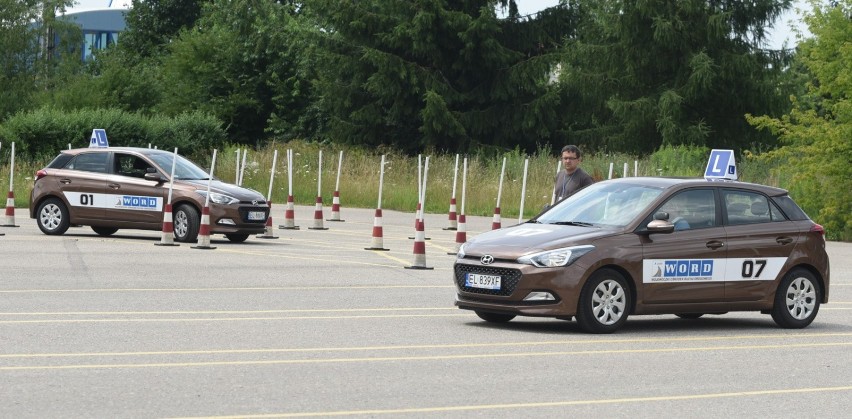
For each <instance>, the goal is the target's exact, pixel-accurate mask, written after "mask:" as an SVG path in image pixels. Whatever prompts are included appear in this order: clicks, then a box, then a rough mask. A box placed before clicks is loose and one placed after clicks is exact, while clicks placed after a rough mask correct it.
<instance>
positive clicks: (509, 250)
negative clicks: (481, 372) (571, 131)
mask: <svg viewBox="0 0 852 419" xmlns="http://www.w3.org/2000/svg"><path fill="white" fill-rule="evenodd" d="M824 234H825V231H824V229H823V228H822V226H820V225H819V224H816V223H814V222H813V221H811V220H810V219H809V218H808V216H807V215H806V214H805V213H804V212H803V211H802V210H801V209H800V208H799V207H798V206H797V205H796V204H795V203H794V202H793V200H792V199H791V198H790V197H789V196H788V194H787V191H785V190H783V189H778V188H773V187H769V186H762V185H756V184H750V183H742V182H726V181H707V180H697V179H673V178H642V177H636V178H625V179H617V180H609V181H604V182H599V183H595V184H593V185H591V186H589V187H587V188H585V189H583V190H581V191H580V192H578V193H577V194H575V195H573V196H571V197H570V198H568V199H566V200H564V201H562V202H560V203H558V204H557V205H555V206H553V207H552V208H550V209H548V210H547V211H545V212H543V213H542V214H540V215H538V216H537V217H535V218H534V219H532V220H530V221H528V222H526V223H523V224H519V225H516V226H512V227H507V228H503V229H499V230H494V231H490V232H487V233H484V234H482V235H479V236H476V237H475V238H473V239H471V240H470V241H468V242H467V243H465V244H464V245H462V246H461V247H460V249H459V253H458V258H457V260H456V263H455V283H456V287H457V291H458V292H457V297H456V305H457V306H458V307H459V308H462V309H468V310H473V311H475V312H476V314H477V315H478V316H479V317H480V318H482V319H483V320H485V321H489V322H507V321H509V320H511V319H513V318H514V317H515V316H518V315H521V316H541V317H556V318H560V319H569V320H570V319H571V318H572V317H576V320H577V322H578V324H579V326H580V328H581V329H583V330H584V331H586V332H591V333H611V332H614V331H615V330H616V329H618V328H619V327H621V326H622V325H623V324H624V322H625V321H626V320H627V317H628V315H633V314H636V315H638V314H676V315H677V316H679V317H682V318H685V319H695V318H698V317H701V316H702V315H705V314H723V313H727V312H730V311H759V312H761V313H764V314H771V316H772V319H773V320H774V321H775V322H776V323H777V324H778V325H779V326H781V327H785V328H802V327H805V326H807V325H809V324H810V323H811V322H812V321H813V320H814V318H815V317H816V315H817V312H818V311H819V307H820V304H821V303H823V304H824V303H827V302H828V290H829V263H828V256H827V254H826V251H825V237H824Z"/></svg>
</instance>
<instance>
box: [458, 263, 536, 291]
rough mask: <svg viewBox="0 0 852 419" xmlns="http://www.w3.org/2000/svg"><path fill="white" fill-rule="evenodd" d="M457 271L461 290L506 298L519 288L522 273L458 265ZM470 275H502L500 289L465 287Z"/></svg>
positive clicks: (513, 270) (504, 269)
mask: <svg viewBox="0 0 852 419" xmlns="http://www.w3.org/2000/svg"><path fill="white" fill-rule="evenodd" d="M455 271H456V272H455V273H456V285H458V287H459V289H461V290H462V291H465V292H472V293H476V294H485V295H500V296H504V297H505V296H509V295H512V293H513V292H515V287H517V286H518V282H519V281H520V280H521V271H520V270H517V269H509V268H495V267H491V266H476V265H465V264H463V263H457V264H456V266H455ZM469 273H474V274H480V275H500V289H499V290H488V289H481V288H471V287H467V286H465V285H464V279H465V275H466V274H469Z"/></svg>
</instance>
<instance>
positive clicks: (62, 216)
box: [36, 198, 71, 236]
mask: <svg viewBox="0 0 852 419" xmlns="http://www.w3.org/2000/svg"><path fill="white" fill-rule="evenodd" d="M36 214H37V216H38V218H37V220H38V228H39V230H41V232H42V233H44V234H47V235H50V236H55V235H60V234H64V233H65V232H66V231H68V227H69V226H71V220H70V215H68V207H66V206H65V204H64V203H63V202H62V201H61V200H60V199H59V198H48V199H46V200H44V202H42V203H41V205H39V206H38V211H37V212H36Z"/></svg>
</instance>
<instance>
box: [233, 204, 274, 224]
mask: <svg viewBox="0 0 852 419" xmlns="http://www.w3.org/2000/svg"><path fill="white" fill-rule="evenodd" d="M239 211H240V220H241V221H242V222H244V223H246V224H266V218H267V217H269V207H240V208H239ZM249 211H263V213H264V214H265V215H266V216H265V217H263V219H262V220H249V218H248V215H249Z"/></svg>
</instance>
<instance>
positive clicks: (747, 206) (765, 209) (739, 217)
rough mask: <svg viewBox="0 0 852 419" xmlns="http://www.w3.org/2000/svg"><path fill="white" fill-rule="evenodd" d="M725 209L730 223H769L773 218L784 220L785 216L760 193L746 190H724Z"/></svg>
mask: <svg viewBox="0 0 852 419" xmlns="http://www.w3.org/2000/svg"><path fill="white" fill-rule="evenodd" d="M722 196H723V199H724V201H725V211H727V213H728V224H729V225H742V224H758V223H769V222H772V220H773V219H775V220H776V221H778V220H784V216H783V215H781V212H780V211H779V210H778V208H776V207H775V205H772V204H770V203H769V200H768V199H767V198H766V197H765V196H763V195H761V194H758V193H753V192H746V191H735V190H731V191H723V192H722Z"/></svg>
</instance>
